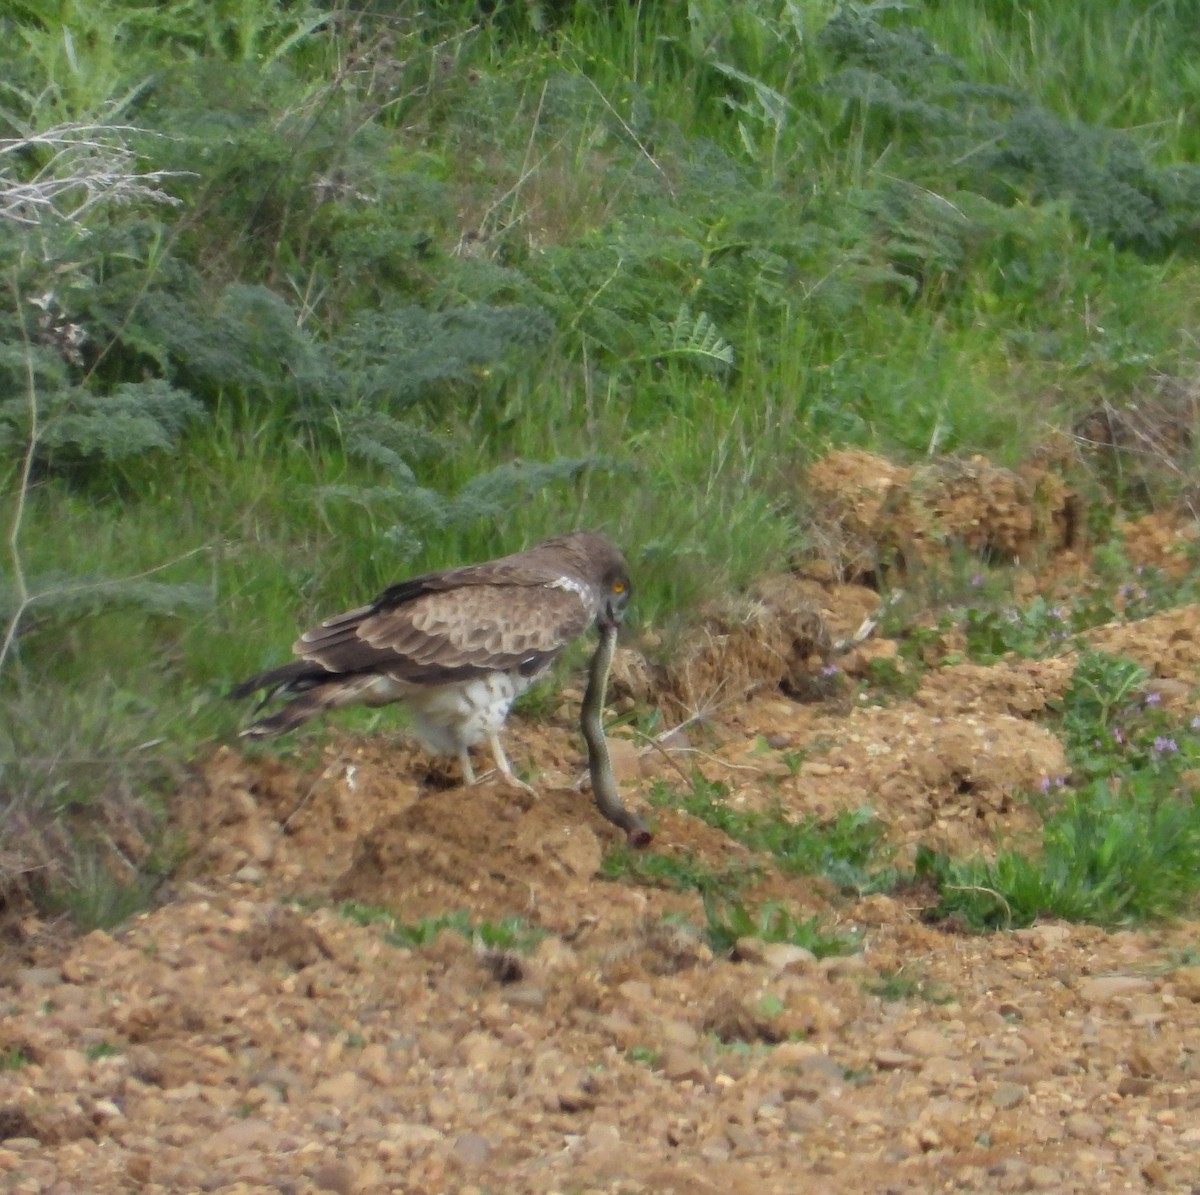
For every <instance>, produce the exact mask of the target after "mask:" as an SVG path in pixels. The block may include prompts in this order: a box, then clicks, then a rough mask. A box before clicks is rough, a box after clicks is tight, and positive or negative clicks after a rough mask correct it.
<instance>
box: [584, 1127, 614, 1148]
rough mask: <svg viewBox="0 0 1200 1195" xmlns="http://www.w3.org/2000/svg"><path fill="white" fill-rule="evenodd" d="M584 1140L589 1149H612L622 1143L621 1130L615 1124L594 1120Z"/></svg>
mask: <svg viewBox="0 0 1200 1195" xmlns="http://www.w3.org/2000/svg"><path fill="white" fill-rule="evenodd" d="M583 1141H584V1144H585V1145H586V1146H587V1148H588V1149H612V1148H613V1146H615V1145H620V1144H621V1130H620V1129H618V1128H617V1126H616V1125H615V1124H605V1123H604V1122H603V1121H598V1120H597V1121H593V1122H592V1123H591V1124H590V1125H588V1127H587V1132H586V1133H584V1135H583Z"/></svg>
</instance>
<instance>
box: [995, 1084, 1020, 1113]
mask: <svg viewBox="0 0 1200 1195" xmlns="http://www.w3.org/2000/svg"><path fill="white" fill-rule="evenodd" d="M1028 1094H1029V1093H1028V1092H1027V1091H1026V1090H1025V1088H1024V1087H1022V1086H1021V1084H1020V1083H1000V1084H998V1085H997V1087H996V1090H995V1091H993V1092H992V1103H993V1104H995V1105H996V1107H997V1108H1015V1107H1016V1106H1017V1105H1018V1104H1023V1103H1024V1102H1025V1098H1026V1096H1027V1095H1028Z"/></svg>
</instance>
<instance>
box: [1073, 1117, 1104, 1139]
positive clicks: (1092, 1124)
mask: <svg viewBox="0 0 1200 1195" xmlns="http://www.w3.org/2000/svg"><path fill="white" fill-rule="evenodd" d="M1064 1127H1065V1128H1066V1130H1067V1133H1068V1134H1069V1135H1070V1136H1072V1137H1078V1138H1079V1139H1080V1140H1081V1141H1099V1140H1100V1138H1101V1137H1103V1136H1104V1124H1103V1122H1101V1121H1100V1120H1099V1119H1097V1118H1096V1117H1095V1116H1092V1115H1091V1114H1090V1113H1087V1112H1072V1113H1071V1115H1070V1116H1068V1117H1067V1119H1066V1121H1065V1125H1064Z"/></svg>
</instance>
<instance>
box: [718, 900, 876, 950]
mask: <svg viewBox="0 0 1200 1195" xmlns="http://www.w3.org/2000/svg"><path fill="white" fill-rule="evenodd" d="M704 916H705V936H706V938H707V939H708V943H709V945H710V946H711V947H712V949H713V950H714V951H715V952H717V953H719V954H727V953H729V951H731V950H732V949H733V948H734V946H735V945H736V944H737V941H738V939H739V938H758V939H760V940H761V941H763V942H788V943H790V944H791V945H793V946H803V947H804V949H805V950H811V951H812V952H813V954H815V955H816V956H817V957H818V958H825V957H827V956H828V955H832V954H850V953H852V952H853V951H854V950H856V949H857V947H858V943H857V940H856V939H855V938H853V937H852V936H850V935H848V934H830V933H825V932H824V931H823V930H822V929H821V927H820V923H819V922H818V921H817V919H816V918H815V917H810V918H808V919H807V920H804V921H801V920H799V919H798V918H796V916H795V915H794V914H793V913H792V912H791V910H790V909H788V908H787V907H786V906H785V905H783V904H780V903H779V902H778V901H768V902H767V903H766V904H764V905H762V906H760V907H759V908H757V909H754V908H750V907H747V906H746V905H745V904H743V903H742V902H741V901H737V900H721V899H720V898H718V897H715V896H711V895H707V894H706V895H705V897H704Z"/></svg>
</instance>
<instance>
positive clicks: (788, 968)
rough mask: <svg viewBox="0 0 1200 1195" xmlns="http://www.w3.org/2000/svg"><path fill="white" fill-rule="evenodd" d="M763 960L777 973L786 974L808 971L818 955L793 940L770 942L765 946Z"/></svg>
mask: <svg viewBox="0 0 1200 1195" xmlns="http://www.w3.org/2000/svg"><path fill="white" fill-rule="evenodd" d="M762 961H763V962H764V963H765V964H766V965H767V966H768V967H769V968H770V969H771V970H772V971H774V972H776V973H777V974H784V973H787V972H796V971H807V970H808V969H809V968H810V967H812V966H813V965H814V964H815V963H816V961H817V956H816V955H815V954H813V952H812V951H811V950H805V949H804V947H803V946H794V945H792V943H791V942H769V943H767V945H766V946H764V947H763V951H762Z"/></svg>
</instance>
